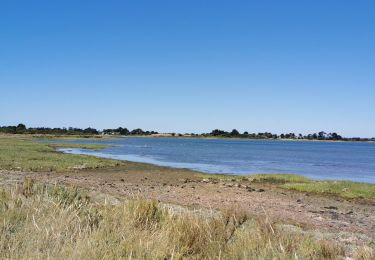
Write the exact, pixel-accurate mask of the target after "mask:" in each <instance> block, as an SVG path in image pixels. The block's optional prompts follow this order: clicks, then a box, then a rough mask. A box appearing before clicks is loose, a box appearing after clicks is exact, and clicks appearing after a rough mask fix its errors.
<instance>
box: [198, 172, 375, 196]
mask: <svg viewBox="0 0 375 260" xmlns="http://www.w3.org/2000/svg"><path fill="white" fill-rule="evenodd" d="M197 176H199V177H200V178H202V179H208V180H216V181H237V182H239V181H250V182H253V183H259V184H262V183H264V184H271V185H275V186H276V187H279V188H282V189H288V190H295V191H300V192H309V193H316V194H322V195H336V196H340V197H343V198H348V199H355V198H358V199H371V200H375V184H370V183H360V182H352V181H314V180H311V179H309V178H307V177H304V176H301V175H296V174H255V175H246V176H239V175H234V176H228V175H221V174H197Z"/></svg>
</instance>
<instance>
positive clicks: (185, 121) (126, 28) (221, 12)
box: [0, 0, 375, 136]
mask: <svg viewBox="0 0 375 260" xmlns="http://www.w3.org/2000/svg"><path fill="white" fill-rule="evenodd" d="M374 13H375V2H374V1H342V0H341V1H339V0H337V1H335V0H332V1H323V0H322V1H218V0H215V1H202V0H200V1H198V0H189V1H162V0H161V1H141V0H133V1H93V0H91V1H37V0H36V1H26V0H25V1H17V0H12V1H1V2H0V125H13V124H17V123H18V122H24V123H25V124H27V125H28V126H50V127H62V126H75V127H87V126H91V127H96V128H110V127H117V126H125V127H128V128H136V127H141V128H144V129H150V130H151V129H154V130H157V131H160V132H170V131H173V132H206V131H210V130H212V129H214V128H221V129H225V130H231V129H232V128H237V129H238V130H240V131H245V130H246V131H250V132H260V131H261V132H264V131H271V132H276V133H281V132H296V133H300V132H301V133H310V132H317V131H320V130H325V131H336V132H339V133H342V134H343V135H345V136H375V120H374V119H375V102H374V100H375V16H374Z"/></svg>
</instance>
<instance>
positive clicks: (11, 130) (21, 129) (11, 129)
mask: <svg viewBox="0 0 375 260" xmlns="http://www.w3.org/2000/svg"><path fill="white" fill-rule="evenodd" d="M0 133H5V134H35V135H38V134H42V135H43V134H46V135H98V134H103V135H128V136H130V135H131V136H145V135H154V134H158V132H155V131H143V130H142V129H140V128H136V129H133V130H129V129H127V128H123V127H118V128H115V129H103V130H102V131H100V130H97V129H95V128H91V127H88V128H85V129H81V128H75V127H68V128H65V127H63V128H49V127H29V128H28V127H26V126H25V125H24V124H18V125H17V126H0ZM171 136H179V137H181V136H191V137H224V138H247V139H292V140H294V139H295V140H331V141H375V138H360V137H351V138H347V137H342V136H341V135H339V134H337V133H326V132H324V131H320V132H319V133H313V134H308V135H302V134H295V133H285V134H280V135H278V134H273V133H269V132H264V133H249V132H247V131H245V132H243V133H240V132H239V131H238V130H236V129H233V130H232V131H230V132H228V131H224V130H219V129H215V130H212V131H211V132H210V133H204V134H195V133H191V134H185V135H182V134H176V133H171Z"/></svg>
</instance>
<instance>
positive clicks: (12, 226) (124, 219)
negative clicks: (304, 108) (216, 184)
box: [0, 179, 373, 259]
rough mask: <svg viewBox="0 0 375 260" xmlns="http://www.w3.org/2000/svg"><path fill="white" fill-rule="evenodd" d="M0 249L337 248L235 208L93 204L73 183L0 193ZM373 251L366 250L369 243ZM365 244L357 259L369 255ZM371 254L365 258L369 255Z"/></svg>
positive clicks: (266, 252)
mask: <svg viewBox="0 0 375 260" xmlns="http://www.w3.org/2000/svg"><path fill="white" fill-rule="evenodd" d="M0 229H1V231H0V255H1V256H2V257H4V258H10V259H21V258H22V259H24V258H28V259H31V258H33V259H41V258H42V259H45V258H50V259H67V258H68V259H119V258H127V259H292V258H293V259H338V258H340V257H341V258H342V257H344V255H345V252H344V250H343V248H342V247H340V246H339V245H337V244H335V243H333V242H331V241H321V240H316V239H314V238H313V237H310V236H308V235H302V234H301V235H298V234H292V233H287V232H285V231H283V230H281V229H280V228H278V225H277V224H276V223H274V222H272V220H270V219H268V218H266V217H265V218H262V219H254V218H248V217H247V215H246V214H244V213H241V212H237V211H236V210H227V211H226V212H222V213H220V214H216V215H215V214H214V215H212V214H211V215H209V214H207V216H206V215H205V214H199V215H198V214H195V213H194V212H192V211H184V212H178V211H176V210H173V209H172V208H166V207H161V206H160V205H159V204H158V203H157V202H156V201H148V200H131V201H129V202H126V203H123V204H121V205H117V206H111V205H100V204H95V203H93V202H91V201H90V199H89V197H88V196H86V195H85V194H83V193H82V192H80V191H78V190H77V189H74V188H64V187H60V186H54V187H47V186H43V185H35V183H34V182H33V181H32V180H30V179H28V180H26V181H25V182H24V184H23V185H22V186H19V187H16V188H12V189H8V190H2V191H1V192H0ZM371 250H372V249H371ZM371 252H372V251H370V249H367V251H366V250H362V251H361V252H359V253H358V254H357V257H358V259H366V257H371V256H373V253H371ZM368 259H370V258H368Z"/></svg>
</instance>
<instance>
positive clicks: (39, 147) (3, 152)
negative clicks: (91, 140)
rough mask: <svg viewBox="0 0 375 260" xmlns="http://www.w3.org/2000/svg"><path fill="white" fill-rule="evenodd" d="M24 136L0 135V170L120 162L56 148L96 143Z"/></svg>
mask: <svg viewBox="0 0 375 260" xmlns="http://www.w3.org/2000/svg"><path fill="white" fill-rule="evenodd" d="M34 140H35V139H34V138H31V137H26V136H0V158H1V160H0V169H5V170H23V171H35V172H38V171H41V172H42V171H43V172H46V171H71V170H75V169H83V168H88V169H92V168H99V167H111V166H117V165H120V164H121V162H120V161H116V160H108V159H100V158H96V157H93V156H85V155H72V154H62V153H58V152H56V148H57V147H74V148H86V149H102V148H104V147H105V146H104V145H98V144H82V145H81V144H66V143H61V144H59V143H58V141H56V142H54V143H41V142H35V141H34Z"/></svg>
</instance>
